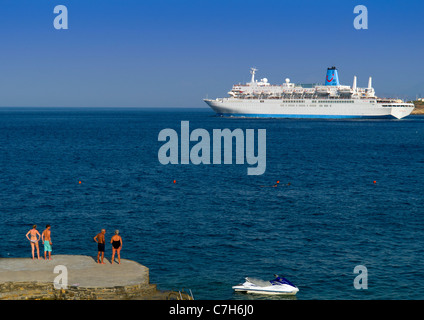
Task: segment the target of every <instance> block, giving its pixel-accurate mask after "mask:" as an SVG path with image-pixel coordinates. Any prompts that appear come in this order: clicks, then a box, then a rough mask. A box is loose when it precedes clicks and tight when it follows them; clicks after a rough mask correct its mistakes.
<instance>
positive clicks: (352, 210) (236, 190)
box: [0, 108, 424, 300]
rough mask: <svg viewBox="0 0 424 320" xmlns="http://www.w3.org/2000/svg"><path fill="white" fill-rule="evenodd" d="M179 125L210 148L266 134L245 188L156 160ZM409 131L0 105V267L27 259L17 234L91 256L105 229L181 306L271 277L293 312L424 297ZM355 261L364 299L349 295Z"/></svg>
mask: <svg viewBox="0 0 424 320" xmlns="http://www.w3.org/2000/svg"><path fill="white" fill-rule="evenodd" d="M183 120H186V121H189V123H190V130H193V129H196V128H203V129H206V130H208V132H210V134H211V137H212V130H213V129H225V128H229V129H231V130H233V129H236V128H240V129H242V130H244V131H245V130H246V129H266V146H267V154H266V156H267V162H266V172H265V173H264V174H263V175H260V176H251V175H250V176H249V175H247V168H248V164H244V165H240V164H239V165H237V164H235V161H234V162H233V164H231V165H230V164H225V165H224V164H222V165H216V164H210V165H202V164H200V165H194V164H188V165H182V164H179V165H162V164H160V162H159V161H158V150H159V148H160V147H161V146H162V145H163V143H164V142H160V141H158V134H159V132H160V131H161V130H162V129H165V128H173V129H175V130H176V131H177V132H179V130H180V125H181V121H183ZM423 125H424V117H423V116H409V117H407V118H405V119H402V120H343V121H342V120H293V119H291V120H288V119H278V120H277V119H235V118H220V117H216V116H214V114H213V112H212V111H210V110H209V109H129V108H0V174H1V175H0V215H1V223H0V234H1V235H2V238H3V241H2V249H1V251H0V257H28V258H29V257H30V255H31V252H30V245H29V243H28V241H27V240H26V238H25V234H26V232H27V231H28V230H29V229H30V228H31V226H32V225H33V224H37V225H38V229H39V230H40V231H42V230H43V228H44V226H45V225H46V224H51V226H52V240H53V258H54V254H83V255H91V256H95V255H96V254H97V246H96V243H95V242H94V241H93V237H94V236H95V235H96V234H97V233H98V232H99V231H100V229H101V228H105V229H106V238H107V239H109V238H110V237H111V236H112V235H113V232H114V230H115V229H119V231H120V234H121V235H122V238H123V249H122V258H128V259H133V260H135V261H138V262H139V263H141V264H143V265H145V266H147V267H148V268H149V269H150V282H151V283H155V284H157V285H158V288H159V289H162V290H168V289H176V290H181V289H183V288H184V289H185V290H188V289H191V291H192V292H193V295H194V297H195V299H211V300H215V299H270V297H267V296H260V295H245V294H240V293H234V292H233V290H232V288H231V287H232V286H233V285H236V284H238V283H240V282H242V281H243V280H244V277H246V276H250V277H256V278H261V279H264V280H270V279H272V277H273V274H279V275H284V276H285V277H287V278H288V279H289V280H290V281H291V282H293V283H294V284H296V285H297V286H298V287H299V289H300V291H299V293H298V294H297V296H296V298H297V299H299V300H300V299H424V286H423V283H422V280H423V279H424V271H423V270H424V263H423V257H424V249H423V248H424V237H423V232H424V217H423V213H424V208H423V207H424V206H423V200H424V186H423V181H424V127H423ZM194 144H195V143H194V142H192V143H191V146H192V145H194ZM174 180H175V182H176V183H174ZM276 181H279V182H280V183H279V184H278V187H270V186H272V185H274V184H276ZM79 182H81V183H79ZM264 186H265V187H264ZM42 248H43V247H42V246H41V250H42ZM110 255H111V246H110V244H108V245H107V247H106V256H107V258H108V259H110ZM358 265H360V266H365V267H366V268H367V271H368V289H361V290H357V289H355V287H354V280H355V277H356V276H358V274H355V273H354V268H355V267H356V266H358ZM104 267H105V268H108V267H110V265H105V266H104Z"/></svg>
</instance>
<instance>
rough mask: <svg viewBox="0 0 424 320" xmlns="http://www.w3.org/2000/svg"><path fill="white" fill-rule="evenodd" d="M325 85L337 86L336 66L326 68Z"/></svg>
mask: <svg viewBox="0 0 424 320" xmlns="http://www.w3.org/2000/svg"><path fill="white" fill-rule="evenodd" d="M325 85H326V86H338V85H340V83H339V74H338V73H337V69H336V67H331V68H328V69H327V76H326V77H325Z"/></svg>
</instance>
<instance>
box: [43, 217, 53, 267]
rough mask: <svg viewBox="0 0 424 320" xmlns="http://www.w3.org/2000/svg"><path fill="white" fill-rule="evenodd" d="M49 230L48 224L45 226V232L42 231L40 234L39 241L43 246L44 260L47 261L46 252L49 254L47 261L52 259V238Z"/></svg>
mask: <svg viewBox="0 0 424 320" xmlns="http://www.w3.org/2000/svg"><path fill="white" fill-rule="evenodd" d="M50 228H51V227H50V225H49V224H48V225H47V226H46V230H44V231H43V233H42V234H41V240H42V241H43V244H44V260H47V252H48V253H49V260H51V259H52V238H51V231H50Z"/></svg>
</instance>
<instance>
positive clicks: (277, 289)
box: [233, 274, 299, 295]
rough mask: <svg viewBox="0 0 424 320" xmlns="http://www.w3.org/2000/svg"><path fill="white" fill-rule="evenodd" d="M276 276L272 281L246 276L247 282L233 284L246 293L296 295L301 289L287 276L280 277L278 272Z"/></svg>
mask: <svg viewBox="0 0 424 320" xmlns="http://www.w3.org/2000/svg"><path fill="white" fill-rule="evenodd" d="M274 277H275V279H274V280H270V281H264V280H261V279H255V278H248V277H246V278H245V280H246V282H244V283H240V284H238V285H236V286H233V289H234V290H235V291H238V292H245V293H260V294H286V295H295V294H296V293H297V292H298V291H299V289H298V288H297V287H296V286H295V285H294V284H293V283H291V282H290V281H289V280H287V279H286V278H284V277H279V276H278V275H276V274H275V275H274Z"/></svg>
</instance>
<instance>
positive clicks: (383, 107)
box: [204, 67, 414, 119]
mask: <svg viewBox="0 0 424 320" xmlns="http://www.w3.org/2000/svg"><path fill="white" fill-rule="evenodd" d="M256 71H257V69H255V68H251V70H250V73H251V76H252V77H251V81H250V82H248V83H246V84H236V85H233V88H232V90H231V91H230V92H228V94H229V97H227V98H217V99H215V100H210V99H205V100H204V101H205V102H206V103H207V104H208V105H209V106H210V107H211V108H212V109H213V110H214V111H215V112H216V113H217V114H219V115H226V116H246V117H287V118H357V117H395V118H398V119H400V118H403V117H405V116H407V115H409V114H410V113H411V112H412V110H413V109H414V105H413V104H412V103H405V102H404V101H402V100H400V99H380V98H378V97H376V95H375V91H374V88H373V87H372V78H371V77H370V78H369V80H368V87H367V88H359V87H357V78H356V76H355V77H354V78H353V85H352V86H347V85H341V84H340V82H339V75H338V70H337V69H336V67H331V68H328V69H327V74H326V77H325V83H324V85H320V84H309V85H307V84H295V83H292V82H290V79H289V78H286V79H285V82H284V83H283V84H281V85H271V84H270V83H269V82H268V79H266V78H262V79H260V81H258V80H255V74H256Z"/></svg>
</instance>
